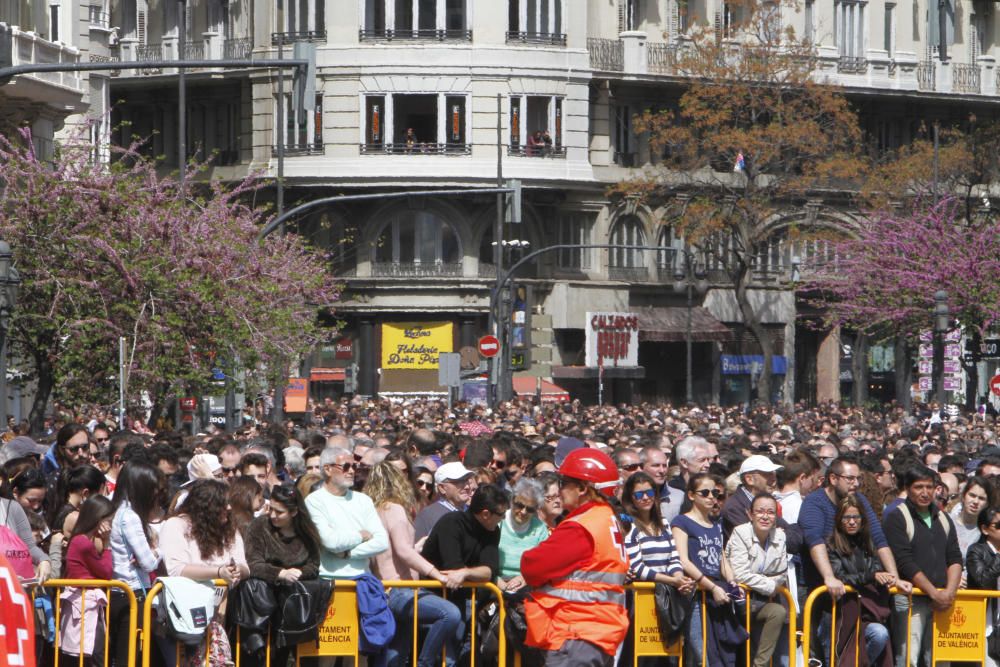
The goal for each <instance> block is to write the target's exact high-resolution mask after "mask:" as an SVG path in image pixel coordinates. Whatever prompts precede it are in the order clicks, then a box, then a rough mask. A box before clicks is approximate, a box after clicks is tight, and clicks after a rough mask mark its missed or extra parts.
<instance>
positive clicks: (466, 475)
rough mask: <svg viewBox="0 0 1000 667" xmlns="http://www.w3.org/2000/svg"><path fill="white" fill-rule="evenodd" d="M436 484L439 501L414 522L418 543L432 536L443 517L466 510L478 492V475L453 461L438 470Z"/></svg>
mask: <svg viewBox="0 0 1000 667" xmlns="http://www.w3.org/2000/svg"><path fill="white" fill-rule="evenodd" d="M434 482H435V483H436V484H437V491H438V495H439V498H438V501H437V502H435V503H431V504H430V505H428V506H427V507H425V508H424V509H422V510H420V513H419V514H417V518H416V519H415V520H414V522H413V532H414V539H416V540H418V541H419V540H420V539H422V538H424V537H426V536H427V535H430V534H431V530H432V529H433V528H434V525H435V524H436V523H437V522H438V521H439V520H440V519H441V517H443V516H444V515H446V514H448V513H449V512H460V511H462V510H464V509H465V507H466V505H468V503H469V499H470V498H472V494H473V492H474V491H475V490H476V473H475V472H473V471H472V470H469V469H468V468H466V467H465V466H464V465H463V464H462V462H461V461H451V462H449V463H445V464H444V465H443V466H441V467H440V468H438V469H437V472H435V473H434Z"/></svg>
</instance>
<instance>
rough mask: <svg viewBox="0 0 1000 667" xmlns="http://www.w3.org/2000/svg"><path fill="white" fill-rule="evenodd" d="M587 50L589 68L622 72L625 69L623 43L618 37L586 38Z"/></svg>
mask: <svg viewBox="0 0 1000 667" xmlns="http://www.w3.org/2000/svg"><path fill="white" fill-rule="evenodd" d="M587 51H588V52H589V53H590V68H591V69H595V70H599V71H603V72H622V71H624V70H625V45H624V44H623V43H622V41H621V40H620V39H599V38H596V37H591V38H588V39H587Z"/></svg>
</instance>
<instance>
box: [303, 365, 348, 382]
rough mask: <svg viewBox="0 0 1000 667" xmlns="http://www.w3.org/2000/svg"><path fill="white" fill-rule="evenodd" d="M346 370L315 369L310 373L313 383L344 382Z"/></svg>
mask: <svg viewBox="0 0 1000 667" xmlns="http://www.w3.org/2000/svg"><path fill="white" fill-rule="evenodd" d="M345 374H346V370H345V369H343V368H314V369H312V371H310V373H309V379H310V380H311V381H313V382H343V381H344V378H345Z"/></svg>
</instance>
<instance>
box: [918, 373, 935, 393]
mask: <svg viewBox="0 0 1000 667" xmlns="http://www.w3.org/2000/svg"><path fill="white" fill-rule="evenodd" d="M917 382H918V385H917V386H918V388H919V389H920V391H930V390H931V389H932V388H933V382H932V381H931V377H930V376H929V375H921V376H920V377H919V378H917Z"/></svg>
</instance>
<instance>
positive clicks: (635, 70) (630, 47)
mask: <svg viewBox="0 0 1000 667" xmlns="http://www.w3.org/2000/svg"><path fill="white" fill-rule="evenodd" d="M619 38H620V39H621V40H622V48H623V50H624V61H625V72H626V73H627V74H645V73H646V71H647V69H648V68H647V66H646V33H644V32H639V31H637V30H634V31H628V32H623V33H621V34H620V35H619Z"/></svg>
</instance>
